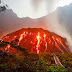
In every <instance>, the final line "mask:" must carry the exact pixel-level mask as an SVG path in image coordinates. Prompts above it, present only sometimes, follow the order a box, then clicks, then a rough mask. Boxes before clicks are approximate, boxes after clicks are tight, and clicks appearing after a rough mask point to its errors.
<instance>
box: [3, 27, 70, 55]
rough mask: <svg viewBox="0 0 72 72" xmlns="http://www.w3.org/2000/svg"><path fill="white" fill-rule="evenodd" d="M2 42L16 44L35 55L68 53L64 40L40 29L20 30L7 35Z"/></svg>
mask: <svg viewBox="0 0 72 72" xmlns="http://www.w3.org/2000/svg"><path fill="white" fill-rule="evenodd" d="M2 40H3V41H7V42H13V43H16V44H17V45H21V46H22V47H24V48H26V49H27V50H28V51H29V52H33V53H37V54H38V53H41V52H48V53H70V50H69V46H68V42H67V40H66V38H63V37H61V36H59V35H57V34H55V33H53V32H50V31H48V30H44V29H42V28H22V29H20V30H18V31H15V32H13V33H10V34H7V35H6V36H4V37H3V38H2ZM8 48H10V46H8Z"/></svg>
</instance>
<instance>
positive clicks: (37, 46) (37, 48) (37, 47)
mask: <svg viewBox="0 0 72 72" xmlns="http://www.w3.org/2000/svg"><path fill="white" fill-rule="evenodd" d="M36 37H37V41H38V42H37V45H36V50H37V54H38V53H39V52H40V50H39V44H40V33H39V32H38V35H37V36H36Z"/></svg>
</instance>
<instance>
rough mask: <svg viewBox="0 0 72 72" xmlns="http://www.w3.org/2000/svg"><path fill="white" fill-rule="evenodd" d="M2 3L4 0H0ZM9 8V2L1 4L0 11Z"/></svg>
mask: <svg viewBox="0 0 72 72" xmlns="http://www.w3.org/2000/svg"><path fill="white" fill-rule="evenodd" d="M0 4H2V1H1V0H0ZM7 8H8V5H7V4H4V5H0V12H1V11H5V10H6V9H7Z"/></svg>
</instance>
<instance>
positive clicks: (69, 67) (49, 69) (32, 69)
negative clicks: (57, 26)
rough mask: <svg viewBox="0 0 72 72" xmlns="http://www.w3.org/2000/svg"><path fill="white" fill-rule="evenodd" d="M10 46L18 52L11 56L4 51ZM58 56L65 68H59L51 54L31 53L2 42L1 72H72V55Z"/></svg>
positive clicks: (0, 47) (0, 55)
mask: <svg viewBox="0 0 72 72" xmlns="http://www.w3.org/2000/svg"><path fill="white" fill-rule="evenodd" d="M17 41H18V40H17ZM8 44H10V45H11V48H13V49H15V50H17V51H18V52H16V53H14V54H11V53H7V52H4V51H2V50H1V49H3V48H4V47H6V46H7V45H8ZM56 55H57V57H58V58H59V59H60V61H61V63H62V64H63V66H64V67H62V66H57V65H56V64H55V62H54V59H53V55H51V54H48V53H40V54H35V53H29V52H27V49H26V48H23V47H21V46H19V45H17V44H15V43H9V42H5V41H0V72H72V54H69V53H68V54H60V53H59V54H56Z"/></svg>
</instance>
